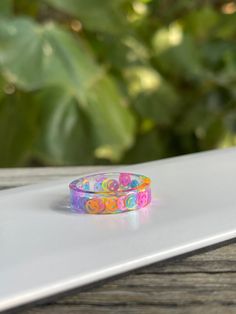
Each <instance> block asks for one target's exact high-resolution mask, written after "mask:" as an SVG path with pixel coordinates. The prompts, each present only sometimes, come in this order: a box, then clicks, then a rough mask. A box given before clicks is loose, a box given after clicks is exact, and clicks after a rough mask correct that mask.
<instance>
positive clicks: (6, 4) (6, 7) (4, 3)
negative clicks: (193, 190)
mask: <svg viewBox="0 0 236 314" xmlns="http://www.w3.org/2000/svg"><path fill="white" fill-rule="evenodd" d="M12 7H13V4H12V0H1V1H0V17H1V16H8V15H11V13H12Z"/></svg>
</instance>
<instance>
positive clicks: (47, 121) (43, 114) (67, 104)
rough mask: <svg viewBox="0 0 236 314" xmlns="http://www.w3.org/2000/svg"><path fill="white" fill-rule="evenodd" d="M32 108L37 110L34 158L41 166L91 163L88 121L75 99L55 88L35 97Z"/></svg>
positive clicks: (91, 143) (91, 151)
mask: <svg viewBox="0 0 236 314" xmlns="http://www.w3.org/2000/svg"><path fill="white" fill-rule="evenodd" d="M49 100H50V101H49ZM33 105H36V106H37V107H39V108H40V114H39V121H38V123H39V126H40V132H39V133H38V137H37V141H36V144H35V154H36V156H37V157H38V159H39V160H40V161H41V162H43V163H45V164H52V165H75V164H80V165H82V164H88V163H89V164H90V163H93V142H92V141H91V140H88V138H90V139H91V137H92V136H91V131H90V128H89V124H88V119H87V117H86V116H85V115H84V113H83V112H82V110H81V109H80V108H79V106H78V102H77V101H76V99H75V98H74V97H72V96H70V95H69V94H67V93H65V91H64V90H63V89H59V88H56V87H55V88H51V89H45V90H43V91H42V92H39V93H37V95H36V96H35V99H34V103H33Z"/></svg>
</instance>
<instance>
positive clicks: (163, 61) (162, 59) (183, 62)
mask: <svg viewBox="0 0 236 314" xmlns="http://www.w3.org/2000/svg"><path fill="white" fill-rule="evenodd" d="M175 36H177V35H175ZM175 36H174V35H172V36H171V38H172V37H173V38H175ZM178 36H179V35H178ZM181 36H182V37H180V38H179V39H178V43H176V44H174V45H172V46H166V47H164V49H163V48H162V49H161V48H160V47H159V45H157V43H158V40H159V38H158V36H156V38H155V41H156V44H155V45H154V46H155V47H154V49H155V52H156V53H155V58H156V59H155V60H156V62H157V65H158V67H159V69H160V70H161V71H162V72H163V73H164V74H165V75H168V76H169V77H171V79H179V78H183V79H185V80H191V81H192V80H195V79H202V78H203V77H205V75H206V70H205V69H204V67H203V65H202V60H201V54H200V53H199V49H198V47H197V45H196V43H195V42H194V40H193V38H192V37H190V36H187V35H181ZM175 40H176V41H177V39H175Z"/></svg>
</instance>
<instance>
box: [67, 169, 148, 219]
mask: <svg viewBox="0 0 236 314" xmlns="http://www.w3.org/2000/svg"><path fill="white" fill-rule="evenodd" d="M150 184H151V180H150V179H149V178H148V177H145V176H143V175H139V174H133V173H126V172H109V173H99V174H93V175H89V176H86V177H81V178H79V179H77V180H75V181H73V182H71V183H70V185H69V188H70V205H71V208H72V209H73V210H74V211H76V212H80V213H81V212H82V213H89V214H114V213H120V212H125V211H130V210H135V209H139V208H143V207H145V206H147V205H148V204H149V203H150V202H151V187H150Z"/></svg>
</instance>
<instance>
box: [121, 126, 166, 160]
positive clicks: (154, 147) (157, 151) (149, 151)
mask: <svg viewBox="0 0 236 314" xmlns="http://www.w3.org/2000/svg"><path fill="white" fill-rule="evenodd" d="M166 153H167V142H166V141H165V139H164V138H163V136H161V135H160V134H159V132H158V131H157V130H152V131H151V132H148V133H146V134H140V135H138V137H137V139H136V142H135V144H134V146H133V147H132V148H131V149H130V150H129V151H128V152H127V153H126V154H125V156H124V159H123V160H122V162H123V163H125V164H130V163H138V162H145V161H151V160H155V159H160V158H163V157H165V156H166Z"/></svg>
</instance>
